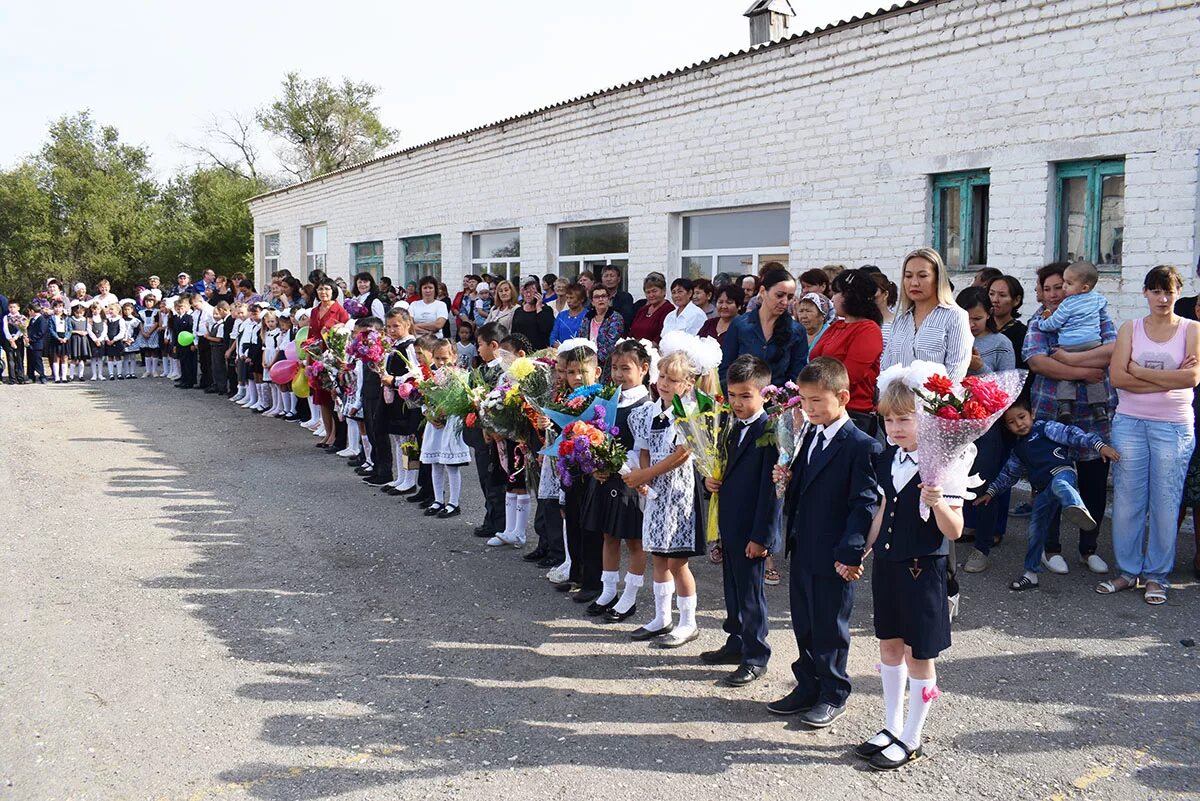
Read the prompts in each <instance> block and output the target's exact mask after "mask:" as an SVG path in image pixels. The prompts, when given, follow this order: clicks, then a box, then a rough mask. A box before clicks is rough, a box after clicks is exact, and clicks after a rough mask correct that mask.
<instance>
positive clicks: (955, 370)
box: [880, 248, 975, 381]
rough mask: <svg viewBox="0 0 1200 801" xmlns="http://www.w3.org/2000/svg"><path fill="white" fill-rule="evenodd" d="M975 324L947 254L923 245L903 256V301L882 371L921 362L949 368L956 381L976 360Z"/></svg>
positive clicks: (881, 360)
mask: <svg viewBox="0 0 1200 801" xmlns="http://www.w3.org/2000/svg"><path fill="white" fill-rule="evenodd" d="M974 341H975V338H974V337H973V336H971V324H970V323H969V322H968V321H967V313H966V312H965V311H963V310H962V309H960V308H959V307H958V304H957V303H955V300H954V292H953V290H952V289H951V288H950V278H949V276H948V275H947V274H946V265H945V264H943V263H942V257H941V256H940V255H938V252H937V251H936V250H933V249H932V248H918V249H917V250H914V251H913V252H911V253H909V254H908V255H907V256H905V257H904V266H903V269H902V271H901V277H900V299H899V301H898V302H897V305H896V318H895V319H894V320H893V321H892V331H891V335H890V336H889V337H888V342H887V348H886V349H885V350H884V352H883V356H882V358H881V359H880V369H881V370H886V369H887V368H889V367H891V366H893V365H897V364H899V365H907V364H910V363H911V362H913V361H916V360H918V359H919V360H921V361H927V362H934V363H936V364H941V365H944V366H945V367H946V373H947V375H949V376H950V378H952V379H954V380H955V381H960V380H962V378H963V377H964V376H966V374H967V367H968V366H969V365H970V363H971V347H972V344H973V343H974Z"/></svg>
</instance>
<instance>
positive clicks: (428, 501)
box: [417, 498, 436, 509]
mask: <svg viewBox="0 0 1200 801" xmlns="http://www.w3.org/2000/svg"><path fill="white" fill-rule="evenodd" d="M434 503H436V501H434V500H433V498H426V499H425V500H423V501H421V502H420V503H418V504H417V506H418V507H420V508H421V509H428V508H429V507H430V506H433V504H434Z"/></svg>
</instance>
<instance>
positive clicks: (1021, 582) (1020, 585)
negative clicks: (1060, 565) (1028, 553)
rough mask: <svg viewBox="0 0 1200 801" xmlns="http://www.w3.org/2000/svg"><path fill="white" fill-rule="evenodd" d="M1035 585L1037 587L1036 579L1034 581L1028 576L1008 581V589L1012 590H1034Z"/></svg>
mask: <svg viewBox="0 0 1200 801" xmlns="http://www.w3.org/2000/svg"><path fill="white" fill-rule="evenodd" d="M1037 587H1038V583H1037V582H1036V581H1034V580H1033V579H1031V578H1029V576H1021V577H1020V578H1019V579H1016V580H1015V581H1010V582H1009V584H1008V588H1009V589H1010V590H1012V591H1013V592H1021V591H1022V590H1030V589H1033V590H1036V589H1037Z"/></svg>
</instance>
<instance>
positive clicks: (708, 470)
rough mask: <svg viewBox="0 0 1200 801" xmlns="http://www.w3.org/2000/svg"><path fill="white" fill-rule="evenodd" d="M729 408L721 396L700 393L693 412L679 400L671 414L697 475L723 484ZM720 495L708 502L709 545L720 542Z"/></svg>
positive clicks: (672, 408)
mask: <svg viewBox="0 0 1200 801" xmlns="http://www.w3.org/2000/svg"><path fill="white" fill-rule="evenodd" d="M728 411H729V407H728V406H726V405H725V401H724V398H722V397H721V396H720V395H718V396H716V397H715V398H714V397H712V396H711V395H708V394H706V393H704V392H701V391H700V390H696V406H695V408H693V409H689V408H687V407H686V406H684V404H683V402H682V401H681V400H680V399H679V396H678V395H677V396H675V398H673V399H672V401H671V414H672V416H673V417H674V422H675V428H676V430H677V431H679V433H681V434H683V438H684V440H685V441H686V442H687V448H688V450H689V451H691V454H692V459H693V460H694V462H695V466H696V471H697V472H698V473H700V475H702V476H704V477H705V478H711V479H712V480H713V481H721V480H722V479H723V478H724V476H725V465H726V462H727V460H728V458H729V454H728V453H727V452H726V450H725V443H726V442H727V440H728V433H729V425H728V422H729V415H728ZM720 497H721V496H720V494H719V493H713V495H712V497H711V498H710V499H709V501H708V533H707V538H708V541H709V542H712V541H713V540H715V539H717V537H718V534H717V511H718V507H719V502H720Z"/></svg>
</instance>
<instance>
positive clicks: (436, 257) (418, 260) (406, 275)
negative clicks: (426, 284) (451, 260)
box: [400, 234, 442, 285]
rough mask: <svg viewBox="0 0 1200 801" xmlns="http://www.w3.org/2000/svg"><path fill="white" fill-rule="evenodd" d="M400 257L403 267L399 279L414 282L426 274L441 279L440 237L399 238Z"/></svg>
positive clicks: (407, 282) (436, 235) (435, 235)
mask: <svg viewBox="0 0 1200 801" xmlns="http://www.w3.org/2000/svg"><path fill="white" fill-rule="evenodd" d="M400 254H401V255H400V258H401V264H402V265H403V267H404V269H403V271H402V273H403V274H402V275H401V276H400V278H401V280H402V281H404V283H405V284H406V285H407V284H410V283H411V284H415V283H417V282H418V281H420V280H421V278H423V277H424V276H426V275H432V276H433V277H434V278H436V279H437V280H439V281H441V280H442V237H441V236H440V235H438V234H434V235H432V236H410V237H408V238H407V239H401V240H400Z"/></svg>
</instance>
